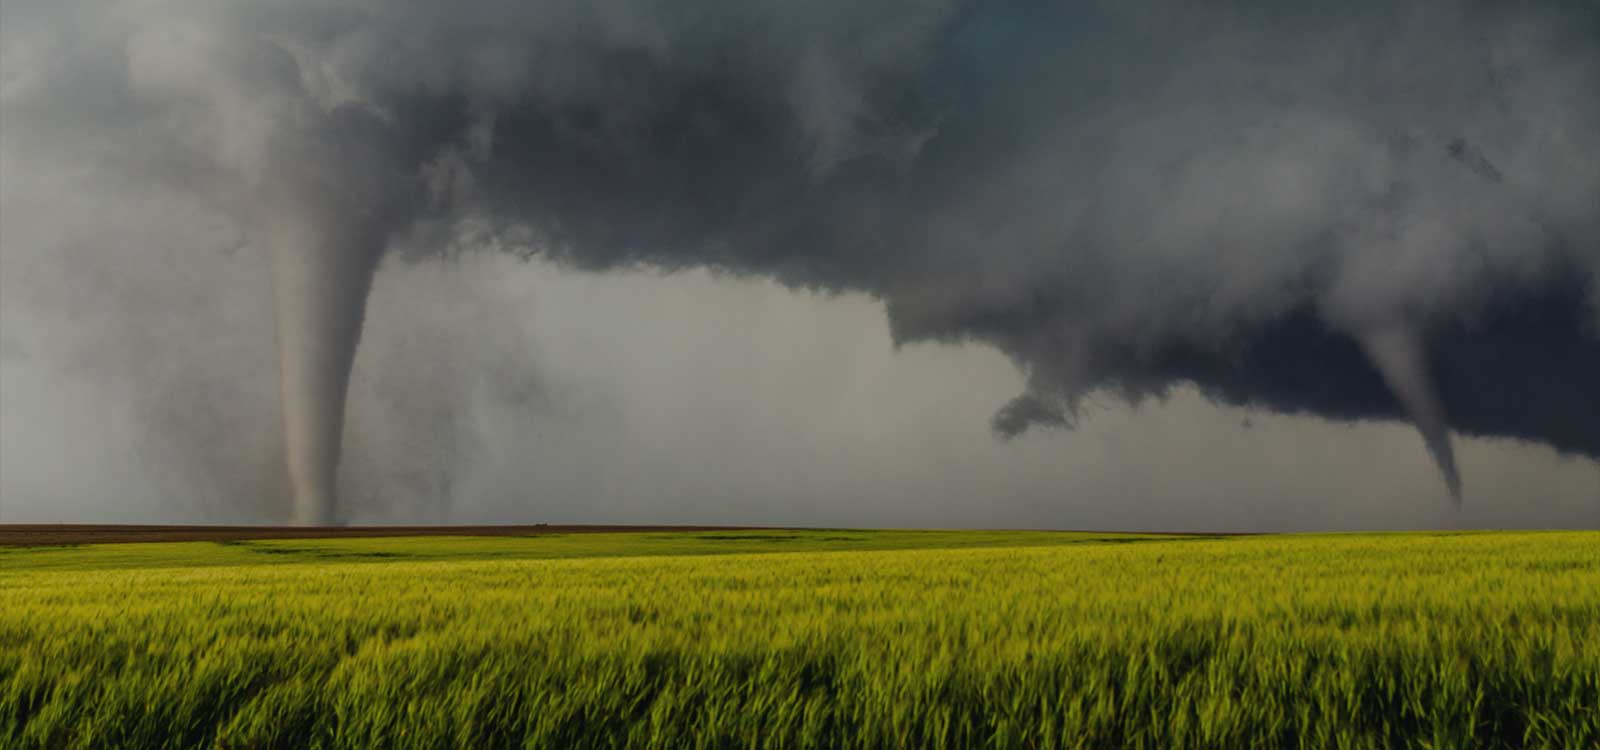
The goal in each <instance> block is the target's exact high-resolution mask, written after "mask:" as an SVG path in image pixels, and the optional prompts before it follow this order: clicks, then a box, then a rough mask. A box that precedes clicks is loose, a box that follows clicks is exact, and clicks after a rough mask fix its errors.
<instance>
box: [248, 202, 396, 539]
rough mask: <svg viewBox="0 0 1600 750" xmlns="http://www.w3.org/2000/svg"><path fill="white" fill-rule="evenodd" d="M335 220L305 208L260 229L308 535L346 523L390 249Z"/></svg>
mask: <svg viewBox="0 0 1600 750" xmlns="http://www.w3.org/2000/svg"><path fill="white" fill-rule="evenodd" d="M336 214H337V208H335V207H318V206H310V205H306V204H305V203H301V204H299V205H296V206H295V207H294V208H293V209H292V210H285V211H275V212H273V214H272V215H271V216H270V217H268V220H267V221H265V222H264V223H263V225H262V226H261V228H260V231H261V232H262V234H263V235H264V238H265V244H266V245H267V248H266V249H267V252H268V253H269V255H270V257H271V264H272V289H273V304H274V307H275V313H276V323H277V347H278V365H279V392H280V398H281V399H282V410H283V427H284V440H285V445H284V447H285V458H286V460H287V464H288V473H289V486H290V489H291V492H292V494H293V522H294V523H295V524H296V525H301V526H327V525H332V524H335V523H337V522H338V515H337V514H338V502H337V496H338V492H337V486H338V470H339V446H340V440H341V438H342V435H343V432H344V411H345V394H346V392H347V390H348V388H349V381H350V368H351V365H352V364H353V362H354V360H355V353H356V345H357V343H358V342H359V341H360V339H361V326H362V320H363V317H364V315H365V310H366V301H367V292H368V290H369V289H370V288H371V284H372V273H373V269H374V268H375V267H376V265H377V261H378V258H379V257H380V256H381V254H382V250H383V246H384V238H383V233H382V232H381V231H379V230H377V229H374V228H372V227H369V226H366V225H365V224H363V223H362V222H352V221H349V220H347V219H345V218H343V217H340V216H338V215H336Z"/></svg>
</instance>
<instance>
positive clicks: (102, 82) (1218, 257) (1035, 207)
mask: <svg viewBox="0 0 1600 750" xmlns="http://www.w3.org/2000/svg"><path fill="white" fill-rule="evenodd" d="M5 15H6V18H5V24H3V26H4V31H3V32H0V33H3V34H4V37H3V39H4V40H5V47H6V49H5V58H4V63H5V64H4V68H5V81H4V100H3V101H4V107H5V117H6V125H7V127H6V128H5V133H4V134H3V135H0V138H3V139H4V143H5V147H6V153H7V155H8V158H10V159H39V160H45V159H59V160H73V161H77V162H80V163H88V164H92V165H93V168H95V169H101V170H106V171H108V172H111V171H115V172H118V173H120V174H124V175H133V176H134V177H135V178H136V179H159V180H162V181H165V182H168V183H172V184H178V185H182V186H186V187H188V188H192V189H193V190H194V191H196V192H197V193H201V194H203V196H204V198H205V199H206V200H208V201H211V202H213V203H214V204H215V205H216V206H217V207H218V208H219V209H220V210H222V211H225V212H228V213H230V214H232V215H235V216H238V217H240V221H241V222H242V223H245V224H249V225H254V226H256V227H258V229H256V230H254V231H255V234H254V236H255V237H256V240H255V241H257V242H259V243H260V244H263V245H267V246H272V245H274V244H280V243H282V242H288V243H291V244H294V245H295V246H296V247H299V248H311V249H310V250H304V249H302V250H299V251H297V252H303V253H309V254H310V255H315V256H317V257H323V256H328V255H332V256H338V257H339V258H340V260H339V261H338V262H337V263H336V264H334V265H335V266H337V267H339V268H351V269H365V268H370V264H371V262H372V258H373V257H374V255H375V254H376V253H378V252H381V249H382V248H383V247H385V246H389V247H394V246H397V245H404V246H406V247H408V248H417V247H442V246H446V245H456V246H459V245H461V244H463V243H468V244H495V245H501V246H505V247H507V248H509V249H511V250H513V251H517V252H523V253H537V254H542V255H544V256H547V257H550V258H554V259H557V260H559V261H561V262H563V263H567V264H570V265H573V266H577V267H582V268H588V269H608V268H615V267H629V266H638V265H645V266H653V267H662V268H685V267H695V266H710V267H714V268H718V269H723V270H727V271H731V272H734V273H738V274H758V275H766V276H771V277H774V278H777V279H779V280H780V281H782V282H784V283H786V284H790V285H796V286H804V287H812V288H822V289H829V290H855V291H864V292H867V293H869V294H871V295H874V296H875V297H877V298H879V299H881V300H882V301H883V302H884V303H885V306H886V309H887V311H888V315H889V317H890V323H891V327H892V330H893V332H894V335H895V338H896V340H898V341H918V340H930V339H931V340H946V341H949V340H973V341H980V342H984V343H987V344H991V345H993V346H996V347H998V348H999V349H1000V350H1002V351H1004V352H1005V353H1006V354H1007V355H1009V356H1010V357H1012V358H1013V360H1014V361H1015V362H1017V363H1018V365H1019V366H1021V367H1022V368H1023V369H1024V370H1025V372H1026V373H1027V375H1028V390H1027V392H1026V393H1024V394H1022V395H1021V396H1019V397H1018V399H1017V400H1016V401H1014V402H1012V403H1011V404H1010V405H1008V406H1006V407H1005V408H1004V409H1002V410H1001V411H1000V412H999V414H997V415H996V417H995V419H994V427H995V429H996V430H997V431H998V432H1000V433H1002V434H1005V435H1014V434H1017V433H1020V432H1022V431H1024V430H1027V429H1028V428H1029V427H1030V426H1034V425H1066V424H1071V423H1072V421H1073V420H1074V419H1075V417H1076V416H1077V414H1078V411H1079V410H1080V407H1081V404H1082V403H1083V401H1084V399H1085V398H1086V397H1089V396H1090V395H1091V394H1095V393H1102V392H1104V393H1112V394H1115V395H1118V396H1121V397H1124V398H1127V399H1130V400H1134V401H1137V400H1141V399H1145V398H1149V397H1160V396H1163V395H1164V394H1166V393H1167V392H1168V391H1169V390H1170V389H1172V388H1174V387H1175V386H1179V385H1182V384H1191V383H1192V384H1194V385H1196V386H1197V387H1198V388H1199V389H1200V390H1201V391H1202V392H1203V393H1205V394H1207V395H1208V396H1210V397H1211V398H1214V399H1216V400H1219V401H1222V402H1225V403H1228V404H1234V405H1245V406H1253V407H1259V408H1262V409H1267V410H1271V411H1275V412H1286V413H1298V414H1311V415H1317V416H1322V417H1327V418H1330V419H1338V420H1356V419H1409V420H1411V421H1413V422H1415V423H1416V424H1417V425H1418V427H1419V428H1420V430H1421V431H1422V433H1423V435H1424V438H1425V440H1426V442H1427V444H1428V448H1429V449H1430V451H1431V452H1432V453H1433V455H1434V457H1435V460H1436V461H1437V462H1438V463H1439V464H1440V466H1441V468H1442V469H1443V470H1444V473H1445V474H1446V478H1447V481H1448V482H1450V483H1451V484H1452V485H1454V483H1455V482H1456V481H1457V480H1456V479H1455V471H1454V467H1453V463H1454V458H1453V453H1452V449H1451V447H1450V444H1449V440H1448V431H1450V430H1454V431H1458V432H1465V433H1470V434H1475V435H1487V436H1505V437H1512V438H1519V439H1526V440H1532V441H1537V442H1542V443H1547V444H1549V445H1552V446H1555V447H1556V448H1558V449H1561V450H1563V451H1569V452H1574V453H1580V454H1584V455H1588V456H1591V457H1600V397H1597V396H1596V393H1595V383H1600V337H1597V327H1600V326H1597V323H1600V313H1597V310H1596V307H1597V296H1600V291H1597V281H1596V274H1597V272H1600V158H1595V155H1596V154H1600V96H1597V95H1596V93H1595V92H1597V91H1600V6H1597V5H1596V4H1594V3H1592V2H1552V3H1544V4H1510V3H1508V4H1494V3H1451V2H1410V3H1408V2H1377V3H1365V2H1357V3H1344V4H1334V5H1325V6H1324V5H1307V4H1289V5H1284V4H1273V3H1226V4H1223V3H1205V4H1185V3H1166V2H1137V1H1136V2H1106V3H1096V2H1083V3H1006V4H995V5H981V4H962V3H894V2H879V3H858V2H849V3H831V2H817V3H777V2H774V3H751V2H696V3H682V2H623V1H613V2H515V3H513V2H489V1H478V2H458V3H434V2H373V3H362V2H346V3H326V2H316V3H302V2H275V3H264V2H236V3H217V2H209V3H198V2H183V1H178V2H151V3H113V4H106V3H89V4H83V5H79V4H75V3H65V2H50V3H8V5H7V6H6V10H5ZM46 154H53V156H45V155H46ZM285 227H288V229H285ZM295 227H301V228H302V229H301V230H298V231H299V233H298V234H296V231H297V230H296V229H295ZM308 235H315V237H316V238H317V239H315V240H311V241H307V240H306V239H305V237H306V236H308ZM286 237H287V238H288V239H284V238H286ZM283 255H284V254H283V253H281V252H280V253H279V255H278V257H283ZM363 273H364V272H357V271H351V272H350V273H348V274H346V275H347V276H349V277H350V278H349V279H347V280H345V281H339V282H335V283H331V284H330V286H334V287H339V288H341V289H343V290H344V291H345V293H347V294H346V297H349V299H346V298H343V297H341V299H343V302H340V303H339V304H338V305H331V303H330V306H334V307H338V306H343V307H351V306H353V309H354V310H355V313H353V315H354V317H353V318H351V317H350V316H346V322H345V323H342V324H340V325H344V326H346V327H348V326H349V325H351V324H352V323H350V322H349V321H350V320H353V325H356V326H359V325H360V317H359V309H360V305H361V295H362V294H364V290H365V281H364V280H363V279H364V277H363ZM313 275H316V274H315V273H314V274H313ZM319 278H320V276H319ZM335 291H337V290H335ZM335 296H337V295H335ZM283 305H284V302H283V298H282V297H280V308H281V307H282V306H283ZM281 314H282V311H281V310H280V315H281ZM308 325H309V324H308ZM281 330H282V326H280V337H281V336H282V335H283V334H282V333H281ZM341 336H343V337H344V338H349V336H346V335H344V334H341ZM334 348H337V347H334ZM347 348H348V347H347ZM341 357H342V358H343V359H342V360H341ZM328 360H329V361H330V362H331V363H332V364H316V365H315V366H314V367H312V368H311V369H312V370H315V371H317V372H323V371H326V372H328V373H332V375H331V376H326V377H325V376H323V375H318V377H324V379H327V377H332V378H333V380H337V381H339V383H340V384H342V381H343V378H344V373H345V372H346V371H347V370H348V367H349V364H348V361H349V360H348V351H344V352H343V353H342V354H340V353H335V354H332V355H329V357H328ZM341 361H342V364H341V363H340V362H341ZM313 374H314V375H315V374H316V373H313ZM286 377H288V376H287V375H286ZM308 377H310V376H308ZM311 379H315V378H311ZM330 382H331V381H330ZM285 387H286V389H287V388H289V386H287V385H286V386H285ZM319 387H320V388H321V389H322V390H323V391H327V392H328V393H327V394H326V395H324V396H321V397H318V398H319V399H320V400H319V401H318V403H320V404H323V405H324V406H325V405H326V403H327V401H328V399H334V395H335V394H332V390H330V389H335V390H336V388H335V386H334V385H328V384H324V385H322V386H319ZM338 388H342V385H339V386H338ZM287 393H288V391H287V390H286V394H287ZM341 393H342V392H341ZM339 398H342V395H341V396H339ZM290 400H292V399H290ZM335 400H337V399H335ZM324 411H326V409H324ZM319 429H321V431H322V432H323V433H324V434H326V433H327V432H328V431H329V430H333V431H334V432H333V433H332V434H334V435H337V425H331V426H328V425H323V426H322V427H321V428H319ZM292 431H293V430H292V429H291V432H292ZM293 453H294V451H293V450H291V455H293ZM335 458H336V456H335ZM291 460H293V459H291ZM318 470H319V471H321V470H327V467H326V466H323V467H321V469H318ZM1453 489H1454V488H1453Z"/></svg>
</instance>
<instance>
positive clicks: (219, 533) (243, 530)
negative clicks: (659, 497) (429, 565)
mask: <svg viewBox="0 0 1600 750" xmlns="http://www.w3.org/2000/svg"><path fill="white" fill-rule="evenodd" d="M767 528H769V527H762V526H552V525H546V524H537V525H533V526H138V525H120V524H107V525H93V524H0V547H40V546H55V545H64V544H123V543H128V542H223V541H233V540H240V539H348V538H352V537H384V536H533V535H537V534H600V533H618V532H649V531H759V530H764V529H767Z"/></svg>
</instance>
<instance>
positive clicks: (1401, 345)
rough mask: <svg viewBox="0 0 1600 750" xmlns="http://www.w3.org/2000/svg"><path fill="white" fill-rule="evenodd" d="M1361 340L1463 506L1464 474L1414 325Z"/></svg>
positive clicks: (1371, 333) (1452, 495)
mask: <svg viewBox="0 0 1600 750" xmlns="http://www.w3.org/2000/svg"><path fill="white" fill-rule="evenodd" d="M1360 343H1361V349H1362V351H1363V352H1365V353H1366V355H1367V359H1368V360H1369V361H1371V363H1372V366H1373V367H1374V368H1375V369H1377V371H1378V375H1379V376H1380V377H1382V378H1383V382H1384V384H1385V385H1387V386H1389V391H1390V392H1391V393H1393V394H1394V397H1395V399H1396V400H1397V401H1399V402H1400V406H1401V408H1403V409H1405V411H1406V414H1407V415H1408V416H1410V417H1411V421H1412V423H1413V424H1415V425H1416V427H1417V431H1418V432H1420V433H1422V442H1423V443H1424V444H1425V445H1426V446H1427V448H1428V453H1429V455H1431V456H1432V457H1433V462H1434V464H1435V465H1437V466H1438V467H1439V474H1440V475H1441V476H1442V477H1443V478H1444V483H1445V487H1446V489H1448V490H1449V491H1450V499H1451V500H1452V501H1454V502H1455V504H1456V506H1457V507H1460V505H1461V473H1460V472H1459V471H1458V470H1457V469H1456V456H1455V449H1454V448H1453V447H1452V446H1451V444H1450V426H1449V423H1448V421H1447V420H1446V417H1445V410H1444V403H1443V401H1442V400H1441V399H1440V398H1439V394H1438V392H1437V390H1436V389H1435V388H1434V385H1433V380H1432V378H1431V377H1430V376H1429V374H1428V367H1427V364H1426V362H1425V361H1424V357H1423V351H1422V342H1421V339H1420V338H1419V337H1418V336H1417V334H1416V332H1415V331H1414V330H1412V329H1410V328H1405V327H1390V328H1383V329H1379V330H1375V331H1369V332H1367V333H1365V334H1363V335H1362V336H1361V337H1360Z"/></svg>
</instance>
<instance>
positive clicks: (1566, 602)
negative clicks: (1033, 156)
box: [0, 531, 1600, 750]
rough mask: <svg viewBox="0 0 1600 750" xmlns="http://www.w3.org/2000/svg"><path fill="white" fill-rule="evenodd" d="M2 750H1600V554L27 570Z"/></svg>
mask: <svg viewBox="0 0 1600 750" xmlns="http://www.w3.org/2000/svg"><path fill="white" fill-rule="evenodd" d="M0 747H3V748H7V749H10V748H47V749H49V750H68V749H71V748H94V749H96V750H99V749H115V748H136V749H143V748H294V749H297V750H298V749H317V748H328V749H331V748H361V749H367V748H416V749H419V750H421V749H426V750H437V749H441V748H474V749H479V748H553V749H562V748H872V749H873V750H897V749H901V748H1113V749H1114V748H1162V749H1172V750H1176V749H1182V748H1230V749H1231V748H1308V749H1309V748H1315V749H1317V750H1323V749H1325V748H1375V749H1381V750H1391V749H1393V748H1434V749H1441V750H1442V749H1444V748H1524V747H1526V748H1574V749H1580V750H1594V749H1595V748H1600V532H1548V533H1521V532H1518V533H1499V532H1494V533H1451V534H1420V533H1419V534H1338V535H1289V536H1254V537H1225V538H1223V537H1171V536H1167V537H1163V536H1138V535H1114V534H1079V533H1053V532H940V531H770V532H769V531H760V532H710V533H705V532H674V533H661V532H656V533H625V534H571V535H542V536H530V537H478V538H446V537H413V538H388V539H337V540H278V541H251V542H220V543H219V542H194V543H166V544H120V545H90V546H77V547H35V548H0Z"/></svg>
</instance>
